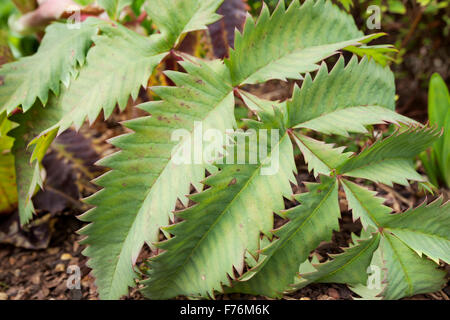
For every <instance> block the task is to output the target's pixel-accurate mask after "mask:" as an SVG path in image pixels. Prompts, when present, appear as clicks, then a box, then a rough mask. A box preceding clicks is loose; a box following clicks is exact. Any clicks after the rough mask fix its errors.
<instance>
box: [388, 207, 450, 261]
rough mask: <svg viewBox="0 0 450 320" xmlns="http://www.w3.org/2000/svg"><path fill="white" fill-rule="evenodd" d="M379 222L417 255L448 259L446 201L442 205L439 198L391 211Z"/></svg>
mask: <svg viewBox="0 0 450 320" xmlns="http://www.w3.org/2000/svg"><path fill="white" fill-rule="evenodd" d="M383 226H384V228H385V229H386V230H387V231H389V232H392V233H393V234H394V235H396V236H397V237H398V238H400V239H401V240H402V241H403V242H404V243H405V244H407V245H408V246H409V247H410V248H412V249H414V250H415V251H417V252H418V253H419V254H420V255H421V254H422V253H425V254H426V255H427V256H428V257H430V258H431V259H433V260H439V259H441V260H443V261H445V262H446V263H449V262H450V234H449V232H448V231H449V230H450V202H447V203H446V204H444V205H442V198H439V199H437V200H436V201H434V202H433V203H430V204H429V205H425V204H422V205H421V206H419V207H417V208H414V209H411V210H408V211H406V212H405V213H402V214H396V215H391V216H389V219H387V221H385V222H384V224H383Z"/></svg>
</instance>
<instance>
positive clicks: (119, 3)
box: [98, 0, 133, 20]
mask: <svg viewBox="0 0 450 320" xmlns="http://www.w3.org/2000/svg"><path fill="white" fill-rule="evenodd" d="M132 2H133V0H99V1H98V3H99V5H100V6H102V7H103V8H105V10H106V12H107V13H108V15H109V17H110V18H111V19H113V20H116V19H117V18H119V17H118V16H117V15H118V14H119V13H120V11H122V9H123V8H125V7H126V6H129V5H131V3H132Z"/></svg>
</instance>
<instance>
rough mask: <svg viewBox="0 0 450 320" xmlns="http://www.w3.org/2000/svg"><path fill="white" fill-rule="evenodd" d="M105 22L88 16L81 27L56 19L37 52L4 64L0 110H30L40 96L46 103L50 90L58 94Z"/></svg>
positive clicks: (0, 75) (67, 83)
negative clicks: (70, 27)
mask: <svg viewBox="0 0 450 320" xmlns="http://www.w3.org/2000/svg"><path fill="white" fill-rule="evenodd" d="M104 23H105V22H102V21H101V20H97V19H88V20H86V21H85V22H83V23H82V24H81V25H80V29H69V28H68V26H67V25H66V24H63V23H53V24H51V25H50V26H49V27H47V29H46V33H45V37H44V39H43V40H42V43H41V45H40V47H39V50H38V51H37V53H36V54H34V55H33V56H30V57H25V58H22V59H20V60H19V61H16V62H12V63H9V64H5V65H3V66H2V67H1V69H0V80H1V81H0V113H3V112H4V111H7V112H8V114H9V113H11V112H12V111H13V110H14V109H15V108H16V107H19V106H22V109H23V110H24V111H27V110H28V109H30V108H31V107H32V106H33V104H34V102H35V101H36V98H39V100H40V101H41V102H42V103H43V104H44V105H45V104H46V103H47V100H48V96H49V90H51V91H52V92H53V93H54V94H56V95H58V94H59V92H60V82H62V83H64V85H66V86H68V85H69V82H70V78H71V77H72V76H73V75H75V74H76V72H77V66H79V65H82V64H84V61H85V56H86V53H87V51H88V50H89V48H90V46H91V44H92V37H93V36H94V35H95V34H96V33H97V29H98V26H99V25H100V24H104Z"/></svg>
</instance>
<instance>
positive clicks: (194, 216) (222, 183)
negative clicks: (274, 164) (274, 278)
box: [143, 133, 298, 299]
mask: <svg viewBox="0 0 450 320" xmlns="http://www.w3.org/2000/svg"><path fill="white" fill-rule="evenodd" d="M274 147H275V148H277V149H275V148H274ZM280 155H282V156H281V157H280ZM278 157H279V161H280V163H279V170H278V171H277V172H276V173H275V174H273V175H263V174H262V169H263V164H264V163H266V161H267V160H268V159H277V158H278ZM293 172H295V164H294V161H293V150H292V143H291V141H290V139H289V136H288V134H287V133H283V135H281V137H280V139H279V141H278V142H277V144H276V145H272V148H271V149H270V152H269V153H268V154H267V156H266V157H264V158H259V161H258V164H254V165H252V164H233V165H224V166H223V169H222V170H221V171H220V172H219V173H217V174H215V175H213V176H210V177H208V178H207V179H206V180H205V182H204V183H205V184H206V185H208V186H210V187H211V188H209V189H207V190H205V191H203V192H202V193H199V194H196V195H193V196H191V199H192V200H193V201H194V202H196V205H194V206H192V207H190V208H188V209H186V210H185V211H182V212H179V213H178V214H177V215H178V216H179V217H180V218H182V219H184V220H185V221H183V222H181V223H178V224H175V225H172V226H170V227H167V228H165V230H166V231H168V232H170V233H171V234H172V235H174V237H173V238H171V239H170V240H167V241H165V242H161V243H159V244H158V247H159V248H161V249H163V250H165V251H164V252H163V253H162V254H160V255H158V256H156V257H154V258H152V259H151V260H150V263H149V268H150V270H149V280H146V281H144V284H145V285H146V287H145V288H144V289H143V292H144V294H145V295H146V296H147V297H149V298H151V299H165V298H170V297H174V296H177V295H180V294H184V295H194V296H198V295H201V296H210V297H212V296H214V292H215V291H222V286H223V285H224V284H227V282H228V279H229V278H228V277H231V278H235V276H234V271H233V270H237V272H238V273H240V274H241V273H242V271H243V268H244V256H245V253H246V252H247V251H250V252H254V250H256V249H257V248H258V245H259V238H260V233H261V232H262V233H265V234H266V235H267V234H269V231H270V230H271V228H272V227H273V212H278V211H280V210H282V209H283V208H284V202H283V196H284V197H290V196H291V193H292V190H291V186H290V182H292V183H294V181H295V178H294V176H293ZM230 234H232V235H233V236H232V237H230ZM297 267H298V266H297ZM168 284H170V285H168Z"/></svg>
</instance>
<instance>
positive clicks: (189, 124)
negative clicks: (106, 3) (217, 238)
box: [82, 57, 235, 299]
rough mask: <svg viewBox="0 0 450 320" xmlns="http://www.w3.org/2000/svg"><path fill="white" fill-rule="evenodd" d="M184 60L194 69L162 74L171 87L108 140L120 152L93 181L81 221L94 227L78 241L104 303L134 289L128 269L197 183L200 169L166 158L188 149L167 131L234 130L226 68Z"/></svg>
mask: <svg viewBox="0 0 450 320" xmlns="http://www.w3.org/2000/svg"><path fill="white" fill-rule="evenodd" d="M189 60H191V61H194V62H184V63H182V66H183V68H184V69H185V70H187V71H188V73H187V74H185V73H178V72H168V73H167V75H168V76H169V77H170V78H171V79H172V81H173V82H174V83H175V84H176V85H177V86H178V87H157V88H153V91H154V92H155V93H156V94H157V95H158V96H160V97H161V98H162V99H163V100H162V101H156V102H151V103H147V104H144V105H141V106H140V107H141V108H142V109H144V110H146V111H148V112H149V113H150V114H151V116H148V117H143V118H139V119H136V120H132V121H128V122H126V123H125V126H126V127H127V128H129V129H131V130H133V131H134V133H132V134H128V135H123V136H120V137H118V138H115V139H114V140H113V141H112V143H113V144H114V145H115V146H116V147H118V148H120V149H121V151H120V152H118V153H116V154H114V155H112V156H110V157H108V158H105V159H103V160H102V161H101V164H102V165H104V166H106V167H109V168H112V171H110V172H108V173H106V174H105V175H104V176H102V177H100V178H99V179H98V180H97V181H96V183H97V184H98V185H100V186H102V187H104V189H103V190H101V191H100V192H98V193H97V194H95V195H94V196H93V197H91V198H89V199H88V203H90V204H92V205H95V206H96V208H94V209H93V210H91V211H89V212H87V213H86V214H85V215H83V216H82V220H84V221H90V222H93V223H91V224H90V225H88V226H87V227H86V228H85V229H83V230H82V234H85V235H87V236H88V238H87V239H86V240H85V243H86V244H88V245H89V246H88V247H87V249H86V250H85V252H84V254H85V255H87V256H89V257H90V260H89V265H90V266H91V267H92V268H93V272H94V275H95V276H96V279H97V281H96V283H97V286H98V288H99V291H100V296H101V297H102V298H104V299H115V298H118V297H120V296H121V295H123V294H126V293H127V287H128V286H134V272H133V269H132V265H133V263H134V262H135V261H136V258H137V256H138V254H139V251H140V249H141V247H142V245H143V244H144V242H147V243H148V244H149V245H151V246H153V245H152V243H153V242H156V241H158V235H159V228H160V227H161V226H165V225H168V224H169V218H170V217H171V216H172V211H173V210H174V209H175V204H176V201H177V198H179V199H181V200H183V202H184V203H185V204H187V201H186V200H187V199H186V197H185V195H187V194H189V187H190V183H191V182H192V183H198V182H199V181H200V180H202V178H203V177H204V173H205V166H206V165H205V164H202V163H201V164H195V163H194V164H189V163H187V164H183V163H181V164H179V163H177V162H176V161H175V160H174V158H173V157H172V152H175V151H176V150H182V149H183V148H184V147H186V146H188V145H190V144H191V141H190V139H188V138H187V137H184V138H183V139H181V140H180V141H177V140H174V139H173V137H172V134H173V133H174V131H175V130H178V129H184V130H187V132H188V133H193V132H194V130H195V122H197V123H198V124H199V125H202V127H203V131H206V130H207V129H210V128H215V129H218V130H220V131H221V132H224V131H225V130H226V129H232V128H233V127H234V126H235V123H234V115H233V108H234V99H233V94H232V90H231V87H230V78H229V73H228V70H227V69H226V67H225V66H224V65H223V63H221V62H220V61H217V60H216V61H212V62H201V61H200V60H193V58H192V57H191V58H189ZM200 134H202V132H200ZM204 148H206V145H205V146H204ZM200 151H203V150H200ZM111 239H114V241H111Z"/></svg>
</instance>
